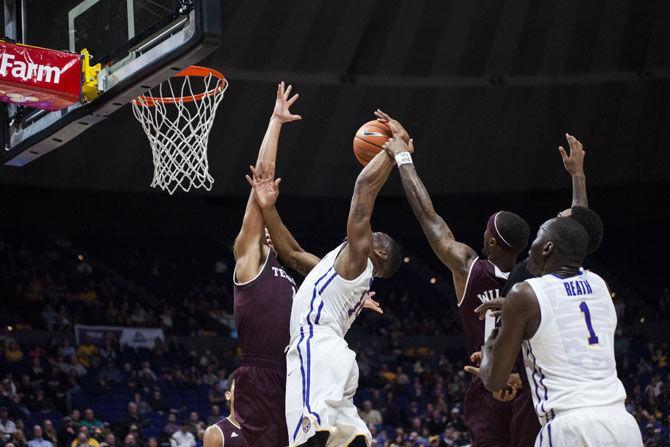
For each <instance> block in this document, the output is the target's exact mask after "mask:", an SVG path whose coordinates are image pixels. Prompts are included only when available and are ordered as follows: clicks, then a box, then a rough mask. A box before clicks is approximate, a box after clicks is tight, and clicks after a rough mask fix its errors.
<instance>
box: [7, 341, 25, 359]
mask: <svg viewBox="0 0 670 447" xmlns="http://www.w3.org/2000/svg"><path fill="white" fill-rule="evenodd" d="M5 358H6V359H7V361H8V362H9V363H16V362H19V361H20V360H21V359H22V358H23V351H21V348H20V347H19V344H18V343H17V342H15V341H13V342H11V343H10V344H9V347H8V348H7V350H6V351H5Z"/></svg>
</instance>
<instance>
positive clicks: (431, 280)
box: [430, 276, 437, 284]
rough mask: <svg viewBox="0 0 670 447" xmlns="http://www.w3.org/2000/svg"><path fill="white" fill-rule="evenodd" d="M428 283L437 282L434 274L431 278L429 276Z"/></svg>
mask: <svg viewBox="0 0 670 447" xmlns="http://www.w3.org/2000/svg"><path fill="white" fill-rule="evenodd" d="M430 283H431V284H435V283H437V278H436V277H434V276H433V277H432V278H430Z"/></svg>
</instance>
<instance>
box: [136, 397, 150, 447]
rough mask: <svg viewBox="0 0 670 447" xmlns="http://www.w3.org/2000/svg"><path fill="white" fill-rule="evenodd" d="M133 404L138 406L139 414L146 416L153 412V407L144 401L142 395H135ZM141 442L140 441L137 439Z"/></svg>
mask: <svg viewBox="0 0 670 447" xmlns="http://www.w3.org/2000/svg"><path fill="white" fill-rule="evenodd" d="M133 402H134V403H135V405H137V412H138V413H139V414H141V415H145V414H147V413H148V412H150V411H151V406H150V405H149V404H148V403H147V401H146V400H144V399H142V395H141V394H140V393H134V394H133ZM136 441H138V442H139V440H137V439H136Z"/></svg>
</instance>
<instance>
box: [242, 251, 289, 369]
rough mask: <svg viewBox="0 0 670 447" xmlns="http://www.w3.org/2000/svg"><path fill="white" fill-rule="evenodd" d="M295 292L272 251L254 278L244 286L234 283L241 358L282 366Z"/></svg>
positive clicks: (287, 341) (287, 342)
mask: <svg viewBox="0 0 670 447" xmlns="http://www.w3.org/2000/svg"><path fill="white" fill-rule="evenodd" d="M295 292H296V285H295V281H294V280H293V278H291V276H289V275H288V274H287V273H286V271H285V270H284V268H283V267H282V265H281V264H280V263H279V261H278V260H277V255H276V253H275V252H274V250H270V251H269V252H268V256H267V258H266V260H265V265H263V268H262V269H261V271H260V272H259V273H258V275H257V276H256V277H255V278H254V279H252V280H251V281H249V282H246V283H244V284H238V283H237V281H235V282H234V300H235V309H234V314H235V326H237V333H238V337H239V346H240V348H242V354H243V357H244V358H246V359H248V360H249V361H254V359H255V358H258V359H259V360H260V361H266V360H267V361H275V362H276V363H278V364H279V365H283V364H284V363H285V359H286V357H285V355H284V349H285V348H286V346H288V344H289V341H290V335H289V326H290V319H291V305H292V303H293V295H294V294H295ZM243 363H244V360H243Z"/></svg>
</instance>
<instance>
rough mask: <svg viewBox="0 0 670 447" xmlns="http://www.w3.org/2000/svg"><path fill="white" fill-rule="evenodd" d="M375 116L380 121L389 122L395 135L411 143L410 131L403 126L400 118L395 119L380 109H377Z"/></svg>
mask: <svg viewBox="0 0 670 447" xmlns="http://www.w3.org/2000/svg"><path fill="white" fill-rule="evenodd" d="M375 116H376V117H377V121H379V122H380V123H385V124H388V126H389V127H390V128H391V133H392V134H393V136H394V137H396V138H400V139H402V140H403V141H404V142H405V143H407V144H409V140H410V136H409V133H407V131H406V130H405V128H404V127H402V124H400V122H399V121H398V120H394V119H393V118H391V116H390V115H389V114H388V113H385V112H382V111H381V110H380V109H377V110H376V111H375Z"/></svg>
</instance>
